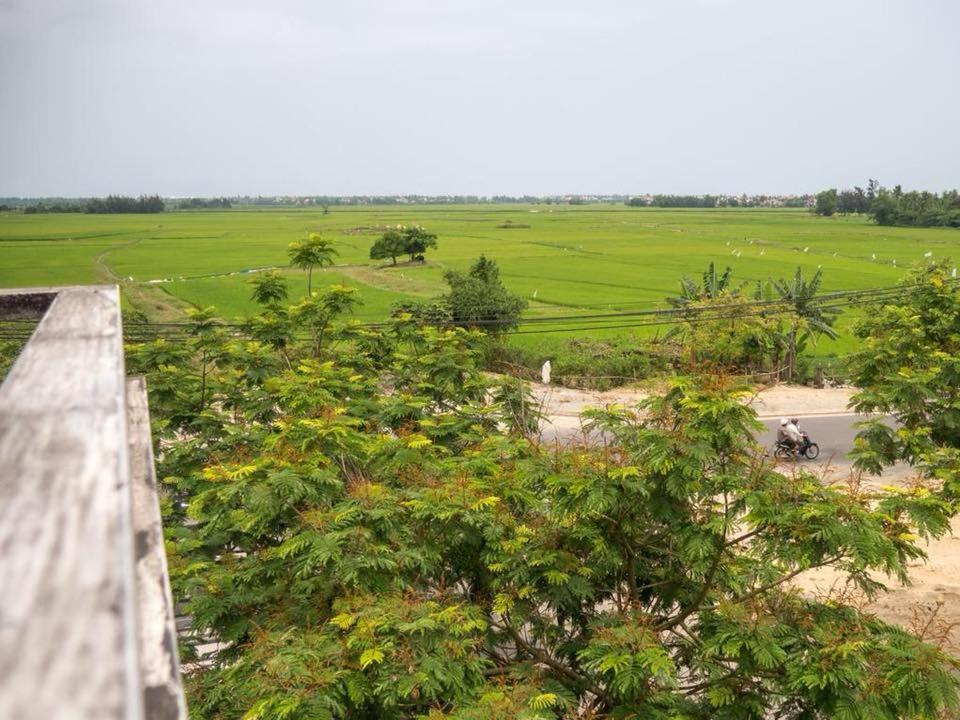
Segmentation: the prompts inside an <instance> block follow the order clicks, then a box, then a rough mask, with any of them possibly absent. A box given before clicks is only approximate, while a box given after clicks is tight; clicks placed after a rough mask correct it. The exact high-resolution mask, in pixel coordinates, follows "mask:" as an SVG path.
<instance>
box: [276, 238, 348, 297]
mask: <svg viewBox="0 0 960 720" xmlns="http://www.w3.org/2000/svg"><path fill="white" fill-rule="evenodd" d="M338 254H339V253H338V252H337V250H336V249H335V248H334V247H333V243H332V242H330V241H329V240H325V239H324V238H322V237H320V235H319V234H318V233H310V234H309V235H308V236H307V238H306V239H305V240H297V241H295V242H292V243H290V247H289V248H287V255H289V256H290V264H291V265H293V266H294V267H297V268H300V269H301V270H306V271H307V295H308V296H309V295H310V294H311V292H312V283H313V269H314V268H315V267H319V268H323V267H328V266H330V265H333V258H334V257H336V256H337V255H338Z"/></svg>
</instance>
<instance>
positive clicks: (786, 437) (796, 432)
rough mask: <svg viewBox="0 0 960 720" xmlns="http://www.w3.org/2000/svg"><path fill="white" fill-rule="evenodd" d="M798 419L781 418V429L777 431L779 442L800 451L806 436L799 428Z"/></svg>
mask: <svg viewBox="0 0 960 720" xmlns="http://www.w3.org/2000/svg"><path fill="white" fill-rule="evenodd" d="M799 423H800V421H799V419H798V418H780V427H779V428H778V429H777V442H778V443H782V444H784V445H789V446H790V447H791V448H793V449H795V450H796V449H799V448H800V446H801V445H802V444H803V441H804V435H803V433H802V432H800V428H799V427H798V425H799Z"/></svg>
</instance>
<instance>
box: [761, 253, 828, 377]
mask: <svg viewBox="0 0 960 720" xmlns="http://www.w3.org/2000/svg"><path fill="white" fill-rule="evenodd" d="M822 281H823V270H820V269H818V270H817V271H816V272H815V273H814V275H813V277H812V278H810V279H809V280H805V279H804V277H803V268H801V267H800V266H799V265H798V266H797V271H796V272H795V273H794V275H793V278H792V279H791V280H785V279H783V278H781V279H779V280H774V281H773V283H772V285H773V288H774V290H776V292H777V294H778V295H779V296H780V299H781V300H782V301H784V302H786V303H789V306H790V309H791V310H792V311H793V313H792V316H791V317H790V318H789V319H788V320H787V323H788V325H789V330H788V331H787V333H786V345H787V357H786V368H785V370H786V379H787V381H788V382H789V381H790V380H792V379H793V373H794V370H795V369H796V366H797V355H798V353H799V352H800V351H801V350H802V348H803V347H804V345H805V344H806V342H807V341H808V340H813V341H814V342H816V340H817V338H818V337H819V336H820V335H826V336H827V337H829V338H836V337H837V331H836V330H834V329H833V324H834V322H836V319H837V315H839V311H838V310H835V309H831V308H828V307H826V308H825V307H824V306H823V302H822V301H821V300H820V299H818V298H817V293H818V292H819V291H820V287H821V283H822Z"/></svg>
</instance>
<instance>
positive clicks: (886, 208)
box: [870, 186, 960, 228]
mask: <svg viewBox="0 0 960 720" xmlns="http://www.w3.org/2000/svg"><path fill="white" fill-rule="evenodd" d="M870 215H871V216H872V217H873V220H874V221H875V222H876V223H877V225H905V226H913V227H954V228H957V227H960V192H958V191H956V190H951V191H948V192H945V193H943V195H938V194H937V193H931V192H927V191H919V192H918V191H911V192H902V191H900V188H899V186H897V188H895V189H894V190H892V191H891V190H887V189H886V188H880V189H879V191H878V193H877V196H876V198H874V200H873V202H872V203H871V204H870Z"/></svg>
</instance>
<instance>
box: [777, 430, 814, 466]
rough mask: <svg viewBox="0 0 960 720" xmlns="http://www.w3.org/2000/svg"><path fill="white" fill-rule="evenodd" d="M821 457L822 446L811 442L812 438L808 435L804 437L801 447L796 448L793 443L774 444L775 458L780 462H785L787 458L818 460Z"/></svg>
mask: <svg viewBox="0 0 960 720" xmlns="http://www.w3.org/2000/svg"><path fill="white" fill-rule="evenodd" d="M819 455H820V446H819V445H817V444H816V443H815V442H810V438H809V437H808V436H807V434H806V433H804V435H803V442H802V443H801V444H800V447H795V446H794V445H792V444H791V443H788V442H780V441H777V442H776V443H774V446H773V456H774V457H775V458H777V459H778V460H785V459H787V458H792V459H794V460H799V459H800V458H806V459H807V460H816V459H817V457H819Z"/></svg>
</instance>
